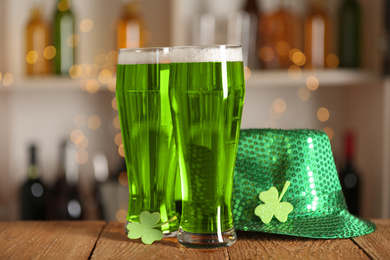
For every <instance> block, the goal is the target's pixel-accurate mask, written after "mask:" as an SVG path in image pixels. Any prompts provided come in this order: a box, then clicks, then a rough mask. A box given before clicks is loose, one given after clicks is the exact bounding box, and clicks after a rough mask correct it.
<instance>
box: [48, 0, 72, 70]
mask: <svg viewBox="0 0 390 260" xmlns="http://www.w3.org/2000/svg"><path fill="white" fill-rule="evenodd" d="M53 27H54V28H53V37H54V39H53V44H54V47H55V48H56V55H55V57H54V72H55V73H56V74H60V75H68V74H69V69H70V68H71V67H72V66H73V65H74V64H75V33H74V32H75V29H74V16H73V13H72V10H71V2H70V0H58V4H57V6H56V11H55V14H54V26H53Z"/></svg>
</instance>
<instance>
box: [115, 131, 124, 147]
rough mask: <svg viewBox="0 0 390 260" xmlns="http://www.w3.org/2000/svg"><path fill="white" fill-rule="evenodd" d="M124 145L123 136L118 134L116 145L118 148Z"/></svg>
mask: <svg viewBox="0 0 390 260" xmlns="http://www.w3.org/2000/svg"><path fill="white" fill-rule="evenodd" d="M122 143H123V140H122V134H121V133H118V134H117V135H116V136H115V144H116V145H117V146H120V145H121V144H122Z"/></svg>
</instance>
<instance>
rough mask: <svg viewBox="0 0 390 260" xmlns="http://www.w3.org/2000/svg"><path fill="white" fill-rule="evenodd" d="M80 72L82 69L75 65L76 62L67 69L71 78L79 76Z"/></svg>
mask: <svg viewBox="0 0 390 260" xmlns="http://www.w3.org/2000/svg"><path fill="white" fill-rule="evenodd" d="M82 73H83V69H82V68H81V66H80V65H77V64H75V65H72V67H70V69H69V76H70V77H71V78H72V79H77V78H80V77H81V75H82Z"/></svg>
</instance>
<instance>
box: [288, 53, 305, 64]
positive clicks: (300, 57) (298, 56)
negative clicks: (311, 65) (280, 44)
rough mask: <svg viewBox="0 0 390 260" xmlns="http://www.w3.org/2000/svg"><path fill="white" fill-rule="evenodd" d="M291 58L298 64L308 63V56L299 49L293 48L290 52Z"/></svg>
mask: <svg viewBox="0 0 390 260" xmlns="http://www.w3.org/2000/svg"><path fill="white" fill-rule="evenodd" d="M289 57H290V60H291V61H292V62H293V63H294V64H295V65H297V66H303V65H305V63H306V56H305V54H303V53H302V52H301V51H300V50H298V49H292V50H291V51H290V53H289Z"/></svg>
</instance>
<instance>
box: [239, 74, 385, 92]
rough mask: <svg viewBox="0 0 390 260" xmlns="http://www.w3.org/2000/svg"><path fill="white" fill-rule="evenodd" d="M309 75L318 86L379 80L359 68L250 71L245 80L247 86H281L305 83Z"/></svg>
mask: <svg viewBox="0 0 390 260" xmlns="http://www.w3.org/2000/svg"><path fill="white" fill-rule="evenodd" d="M309 76H314V77H315V78H316V79H318V82H319V85H320V86H329V87H340V86H350V85H357V84H358V85H362V84H367V83H372V82H373V81H376V82H377V81H379V80H380V79H381V77H380V76H379V75H376V74H375V73H371V72H367V71H361V70H346V69H324V70H316V71H313V70H311V71H301V72H297V71H296V72H291V73H289V72H288V71H287V70H267V71H252V72H251V75H250V77H249V79H248V80H247V81H246V87H247V88H283V87H300V86H304V85H306V80H307V78H308V77H309Z"/></svg>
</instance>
